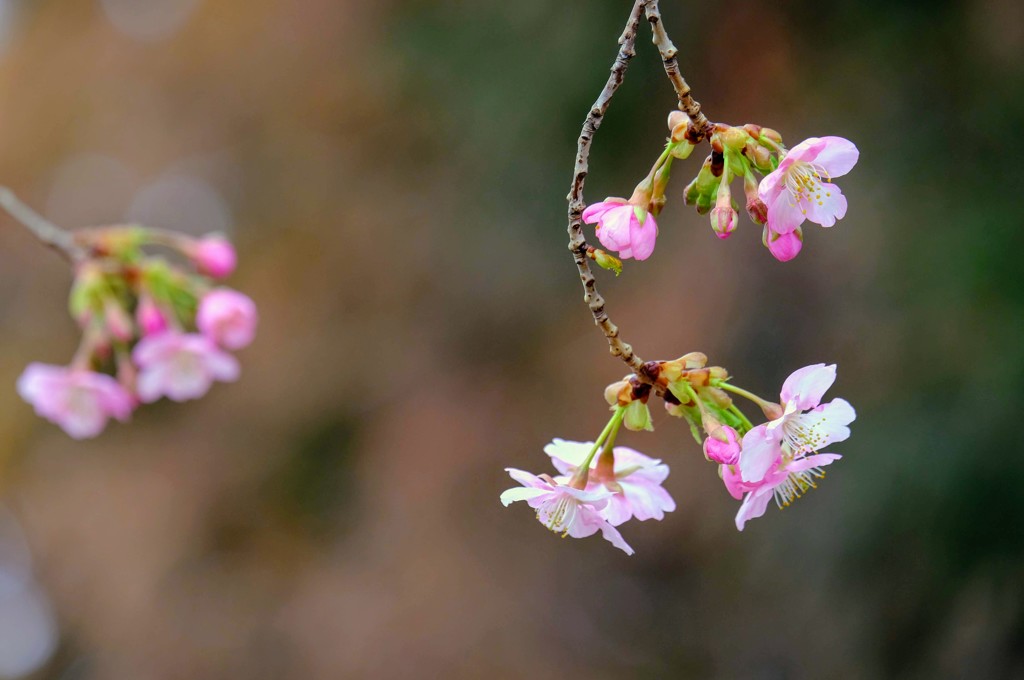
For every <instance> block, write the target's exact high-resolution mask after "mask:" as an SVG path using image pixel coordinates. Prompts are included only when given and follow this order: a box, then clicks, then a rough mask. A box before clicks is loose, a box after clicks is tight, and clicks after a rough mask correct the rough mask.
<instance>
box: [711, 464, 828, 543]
mask: <svg viewBox="0 0 1024 680" xmlns="http://www.w3.org/2000/svg"><path fill="white" fill-rule="evenodd" d="M840 458H842V456H840V455H837V454H835V453H819V454H817V455H814V456H801V455H796V456H788V455H781V456H780V457H779V458H777V459H776V460H775V462H774V463H773V464H772V466H771V468H770V469H769V470H768V472H767V474H766V475H765V477H764V479H762V480H761V481H760V482H758V483H757V484H754V485H747V484H745V483H743V482H739V483H737V486H731V485H730V483H729V482H726V488H728V489H729V493H732V494H733V496H734V497H736V493H734V489H739V490H743V491H746V497H745V498H744V499H743V503H742V504H741V505H740V509H739V512H737V513H736V528H737V529H739V530H740V531H743V527H744V526H745V525H746V523H747V521H749V520H751V519H755V518H757V517H760V516H761V515H763V514H764V513H765V510H767V508H768V501H770V500H772V498H774V499H775V503H776V504H777V505H778V506H779V507H780V508H782V507H786V506H788V505H789V504H790V503H792V502H793V501H794V500H796V499H797V498H800V496H802V495H803V494H804V493H805V492H806V491H807V490H808V489H813V488H816V487H817V483H816V482H815V481H814V480H815V479H820V478H822V477H824V476H825V472H824V470H822V469H821V468H822V467H824V466H826V465H829V464H830V463H832V462H833V461H836V460H839V459H840ZM723 467H727V466H723ZM724 479H725V475H724V474H723V480H724Z"/></svg>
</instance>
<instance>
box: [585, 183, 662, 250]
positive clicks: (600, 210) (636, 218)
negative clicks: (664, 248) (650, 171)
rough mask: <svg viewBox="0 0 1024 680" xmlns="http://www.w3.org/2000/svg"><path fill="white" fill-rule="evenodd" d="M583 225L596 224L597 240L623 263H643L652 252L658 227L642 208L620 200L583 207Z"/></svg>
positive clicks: (652, 216)
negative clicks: (634, 261)
mask: <svg viewBox="0 0 1024 680" xmlns="http://www.w3.org/2000/svg"><path fill="white" fill-rule="evenodd" d="M583 221H584V222H586V223H587V224H593V223H594V222H597V238H598V240H600V241H601V245H603V246H604V247H605V248H607V249H608V250H611V251H613V252H616V253H618V255H619V257H620V258H622V259H623V260H628V259H629V258H634V259H637V260H646V259H647V258H649V257H650V256H651V253H653V252H654V242H655V241H656V240H657V238H658V224H657V222H655V221H654V215H652V214H650V213H649V212H647V209H646V208H643V207H637V206H634V205H633V204H632V203H628V202H627V201H626V200H625V199H623V198H606V199H605V200H604V201H602V202H600V203H595V204H593V205H590V206H587V209H586V210H584V211H583Z"/></svg>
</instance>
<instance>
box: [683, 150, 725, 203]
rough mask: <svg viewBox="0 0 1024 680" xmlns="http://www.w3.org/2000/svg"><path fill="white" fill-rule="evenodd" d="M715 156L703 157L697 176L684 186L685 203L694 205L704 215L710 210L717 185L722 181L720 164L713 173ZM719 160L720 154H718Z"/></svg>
mask: <svg viewBox="0 0 1024 680" xmlns="http://www.w3.org/2000/svg"><path fill="white" fill-rule="evenodd" d="M715 156H716V154H711V155H710V156H708V157H707V158H706V159H704V164H703V165H702V166H701V168H700V172H698V173H697V176H696V177H695V178H694V179H693V181H692V182H690V183H689V184H688V185H687V186H686V190H685V193H684V194H683V200H684V201H685V202H686V204H687V205H693V206H696V208H697V212H698V213H700V214H701V215H705V214H707V213H708V211H710V210H711V203H712V201H713V200H714V198H715V196H716V192H717V191H718V185H719V184H720V183H721V181H722V166H721V165H720V164H719V165H718V166H717V168H718V173H717V174H715V167H716V165H715ZM718 159H719V161H720V159H721V155H718Z"/></svg>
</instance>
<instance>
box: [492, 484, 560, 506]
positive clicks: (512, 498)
mask: <svg viewBox="0 0 1024 680" xmlns="http://www.w3.org/2000/svg"><path fill="white" fill-rule="evenodd" d="M546 493H551V492H550V491H547V490H545V489H537V488H534V487H527V486H517V487H513V488H511V489H506V490H505V491H502V492H501V496H500V500H501V504H502V505H504V506H505V507H506V508H507V507H508V506H509V504H510V503H515V502H516V501H528V500H530V499H531V498H537V497H538V496H543V495H544V494H546Z"/></svg>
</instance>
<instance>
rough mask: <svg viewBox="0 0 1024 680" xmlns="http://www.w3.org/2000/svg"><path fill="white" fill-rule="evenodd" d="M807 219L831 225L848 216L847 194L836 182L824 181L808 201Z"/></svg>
mask: <svg viewBox="0 0 1024 680" xmlns="http://www.w3.org/2000/svg"><path fill="white" fill-rule="evenodd" d="M806 205H807V219H809V220H810V221H811V222H814V223H815V224H820V225H821V226H823V227H831V226H832V225H834V224H835V223H836V220H841V219H843V217H845V216H846V196H843V192H842V191H840V190H839V187H837V186H836V185H835V184H829V183H828V182H823V183H822V184H821V187H820V188H819V189H818V191H817V193H815V194H814V195H812V196H811V197H810V198H809V199H808V200H807V202H806Z"/></svg>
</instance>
